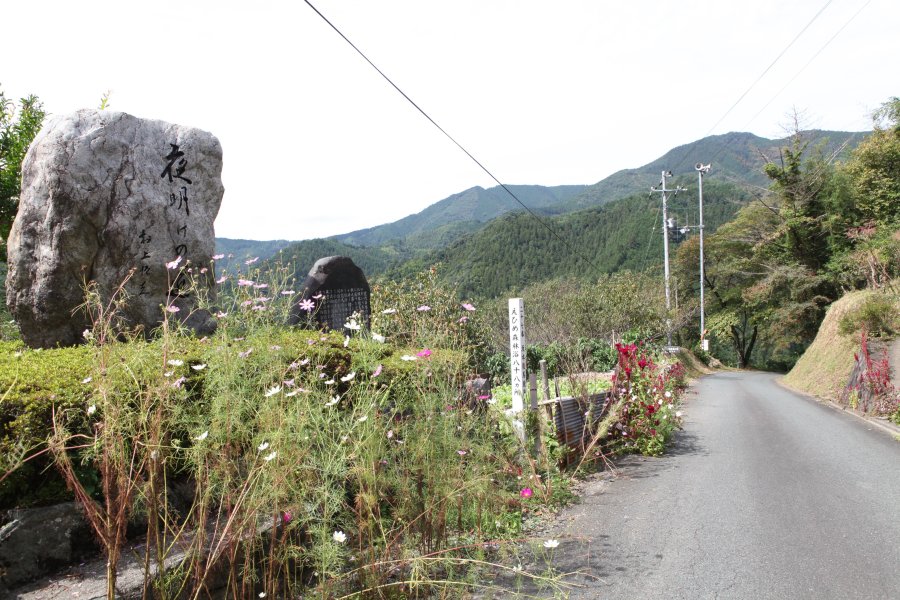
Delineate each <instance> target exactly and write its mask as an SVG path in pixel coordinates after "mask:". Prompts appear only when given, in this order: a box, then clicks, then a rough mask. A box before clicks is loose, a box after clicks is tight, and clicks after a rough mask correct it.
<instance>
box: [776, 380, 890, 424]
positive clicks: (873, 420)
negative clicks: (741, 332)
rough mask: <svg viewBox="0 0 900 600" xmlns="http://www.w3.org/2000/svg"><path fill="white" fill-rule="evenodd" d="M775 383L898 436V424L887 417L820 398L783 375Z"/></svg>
mask: <svg viewBox="0 0 900 600" xmlns="http://www.w3.org/2000/svg"><path fill="white" fill-rule="evenodd" d="M775 383H777V384H778V385H780V386H781V387H783V388H784V389H786V390H790V391H791V392H794V393H795V394H798V395H800V396H803V397H804V398H807V399H809V400H811V401H812V402H815V403H816V404H821V405H822V406H826V407H828V408H830V409H831V410H834V411H837V412H842V413H845V414H848V415H852V416H854V417H856V418H857V419H859V420H861V421H865V422H866V423H868V424H869V425H873V426H875V427H877V428H879V429H881V430H882V431H884V432H885V433H888V434H890V435H892V436H894V437H898V436H900V426H897V425H895V424H894V423H892V422H891V421H889V420H888V419H887V418H882V417H873V416H871V415H867V414H865V413H862V412H860V411H858V410H854V409H852V408H849V407H847V406H842V405H840V404H838V403H837V402H835V401H834V400H831V399H830V398H821V397H819V396H814V395H812V394H809V393H807V392H804V391H803V390H798V389H797V388H795V387H792V386H790V385H788V384H786V383H785V382H784V377H779V378H778V379H776V380H775Z"/></svg>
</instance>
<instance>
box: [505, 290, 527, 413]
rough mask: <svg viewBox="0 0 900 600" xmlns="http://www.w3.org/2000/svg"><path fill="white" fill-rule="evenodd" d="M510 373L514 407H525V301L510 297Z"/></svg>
mask: <svg viewBox="0 0 900 600" xmlns="http://www.w3.org/2000/svg"><path fill="white" fill-rule="evenodd" d="M509 373H510V375H511V378H512V409H513V412H516V413H518V412H521V411H522V409H523V408H524V407H525V379H526V374H525V302H524V300H522V298H510V299H509Z"/></svg>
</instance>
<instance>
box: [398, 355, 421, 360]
mask: <svg viewBox="0 0 900 600" xmlns="http://www.w3.org/2000/svg"><path fill="white" fill-rule="evenodd" d="M416 359H417V357H415V356H410V355H409V354H404V355H403V356H401V357H400V360H407V361H409V360H416Z"/></svg>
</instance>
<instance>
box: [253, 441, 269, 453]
mask: <svg viewBox="0 0 900 600" xmlns="http://www.w3.org/2000/svg"><path fill="white" fill-rule="evenodd" d="M268 447H269V442H263V443H262V444H260V445H259V446H257V448H256V449H257V450H258V451H259V452H262V451H263V450H265V449H267V448H268Z"/></svg>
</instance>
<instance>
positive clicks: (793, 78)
mask: <svg viewBox="0 0 900 600" xmlns="http://www.w3.org/2000/svg"><path fill="white" fill-rule="evenodd" d="M871 3H872V0H868V1H867V2H866V3H865V4H863V5H862V6H861V7H860V8H859V10H857V11H856V12H855V13H853V16H852V17H850V18H849V19H847V21H846V22H845V23H844V24H843V25H842V26H841V28H840V29H838V30H837V32H835V34H834V35H833V36H831V37H830V38H829V39H828V41H827V42H825V43H824V44H822V47H821V48H819V49H818V50H817V51H816V53H815V54H813V55H812V58H810V59H809V60H808V61H806V64H805V65H803V66H802V67H800V70H799V71H797V73H796V74H794V76H793V77H791V79H790V81H788V82H787V83H786V84H784V87H782V88H781V89H780V90H778V92H777V93H776V94H775V95H774V96H772V99H771V100H769V101H768V102H766V104H765V106H763V107H762V108H761V109H759V112H757V113H756V114H755V115H753V117H751V118H750V120H749V121H747V125H749V124H750V123H752V122H753V121H754V120H755V119H756V117H758V116H759V115H760V114H762V112H763V111H764V110H766V109H767V108H769V105H770V104H772V102H774V101H775V99H776V98H777V97H778V96H780V95H781V92H783V91H784V90H786V89H787V88H788V86H790V85H791V84H792V83H794V80H796V79H797V78H798V77H799V76H800V74H801V73H803V71H805V70H806V68H807V67H808V66H809V65H810V64H812V62H813V61H814V60H816V59H817V58H818V57H819V55H820V54H822V52H823V51H824V50H825V48H827V47H828V45H829V44H831V42H833V41H834V38H836V37H837V36H839V35H840V34H841V32H843V31H844V29H846V28H847V26H848V25H850V23H852V22H853V20H854V19H856V17H857V16H859V13H861V12H862V11H863V10H865V8H866V7H867V6H869V4H871Z"/></svg>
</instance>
